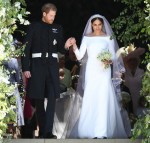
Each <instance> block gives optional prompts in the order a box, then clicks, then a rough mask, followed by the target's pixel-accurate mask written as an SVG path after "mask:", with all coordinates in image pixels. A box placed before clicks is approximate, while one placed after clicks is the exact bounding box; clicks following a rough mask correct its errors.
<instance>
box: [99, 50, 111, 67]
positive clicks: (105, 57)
mask: <svg viewBox="0 0 150 143" xmlns="http://www.w3.org/2000/svg"><path fill="white" fill-rule="evenodd" d="M97 59H98V60H100V61H101V62H102V63H103V64H104V68H105V69H107V68H109V66H110V64H112V60H111V59H112V54H111V53H110V52H109V51H108V50H103V51H102V52H100V53H99V54H98V56H97Z"/></svg>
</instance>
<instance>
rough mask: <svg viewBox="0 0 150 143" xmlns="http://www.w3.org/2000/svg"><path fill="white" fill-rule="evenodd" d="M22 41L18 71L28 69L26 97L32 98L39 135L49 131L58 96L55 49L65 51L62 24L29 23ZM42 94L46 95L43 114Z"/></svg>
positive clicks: (57, 68) (57, 66) (57, 67)
mask: <svg viewBox="0 0 150 143" xmlns="http://www.w3.org/2000/svg"><path fill="white" fill-rule="evenodd" d="M25 43H26V46H25V50H24V55H23V57H22V70H23V71H30V72H31V78H29V80H28V86H27V96H29V97H30V99H34V100H35V103H36V108H37V116H38V118H39V119H38V120H39V126H40V134H41V135H43V134H44V133H45V132H51V131H52V124H53V116H54V109H55V108H54V107H55V99H56V98H59V95H60V93H59V92H60V89H59V65H58V61H57V60H58V59H57V52H60V53H63V54H64V53H65V48H64V39H63V31H62V27H61V26H60V25H56V24H47V23H45V22H42V21H41V22H35V23H32V24H31V25H30V26H29V29H28V32H27V35H26V37H25ZM44 97H47V98H48V104H47V109H46V113H45V111H44V103H43V102H44ZM40 106H43V107H40Z"/></svg>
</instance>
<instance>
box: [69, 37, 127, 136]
mask: <svg viewBox="0 0 150 143" xmlns="http://www.w3.org/2000/svg"><path fill="white" fill-rule="evenodd" d="M112 44H113V43H112V40H110V36H95V37H88V36H84V37H83V40H82V44H81V47H80V49H76V50H75V54H76V56H77V59H78V60H80V59H82V58H83V56H84V54H85V53H86V52H87V55H88V61H87V65H86V73H85V84H84V95H83V102H82V108H81V113H80V116H79V119H78V121H77V123H76V124H75V126H74V128H73V130H72V132H71V134H70V138H94V137H97V138H103V137H107V138H127V135H126V132H125V129H124V125H123V121H122V117H121V113H120V110H121V107H120V105H119V102H118V100H117V97H116V95H115V91H114V88H113V84H112V80H111V68H110V67H109V68H107V69H104V67H103V65H102V63H101V62H100V61H99V60H98V59H97V56H98V54H99V53H100V52H101V51H102V50H104V49H108V50H109V51H110V52H111V53H112V55H113V58H114V57H115V53H114V49H112Z"/></svg>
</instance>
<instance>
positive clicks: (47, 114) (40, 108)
mask: <svg viewBox="0 0 150 143" xmlns="http://www.w3.org/2000/svg"><path fill="white" fill-rule="evenodd" d="M44 91H45V96H46V98H47V105H46V109H45V99H34V103H35V107H36V114H37V121H38V124H39V136H46V135H47V133H49V134H51V133H52V130H53V122H54V112H55V102H56V98H55V96H54V86H53V84H52V79H51V77H50V76H49V73H48V71H47V75H46V80H45V89H44Z"/></svg>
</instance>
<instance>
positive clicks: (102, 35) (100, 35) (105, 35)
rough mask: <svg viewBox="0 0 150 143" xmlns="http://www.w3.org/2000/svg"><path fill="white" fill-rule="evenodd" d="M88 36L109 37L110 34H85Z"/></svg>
mask: <svg viewBox="0 0 150 143" xmlns="http://www.w3.org/2000/svg"><path fill="white" fill-rule="evenodd" d="M85 36H86V37H108V36H109V35H107V34H99V35H94V34H88V35H85Z"/></svg>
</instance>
